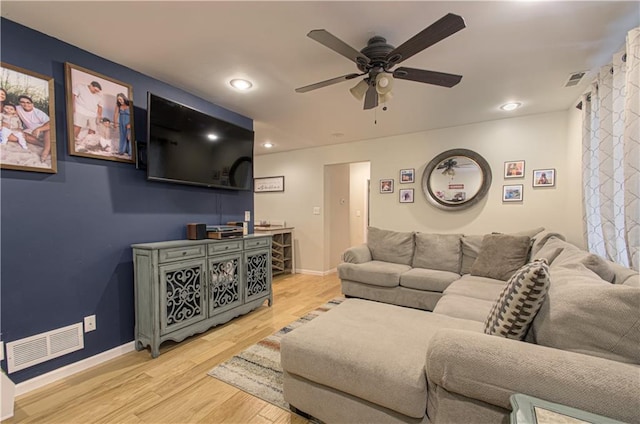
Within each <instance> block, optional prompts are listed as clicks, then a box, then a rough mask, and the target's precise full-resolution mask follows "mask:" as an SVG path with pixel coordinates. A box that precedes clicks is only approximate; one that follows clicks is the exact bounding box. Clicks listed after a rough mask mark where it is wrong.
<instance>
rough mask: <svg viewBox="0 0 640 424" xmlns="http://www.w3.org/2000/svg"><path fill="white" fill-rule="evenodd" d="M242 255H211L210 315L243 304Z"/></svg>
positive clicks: (209, 276)
mask: <svg viewBox="0 0 640 424" xmlns="http://www.w3.org/2000/svg"><path fill="white" fill-rule="evenodd" d="M241 271H242V255H241V253H240V252H238V253H236V254H230V255H224V256H215V257H209V269H208V273H209V274H208V278H209V289H208V295H209V316H213V315H214V314H217V313H220V312H223V311H226V310H227V309H232V308H234V307H236V306H238V305H242V303H243V300H242V297H243V293H242V292H243V287H244V284H243V278H242V272H241Z"/></svg>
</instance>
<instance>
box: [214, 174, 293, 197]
mask: <svg viewBox="0 0 640 424" xmlns="http://www.w3.org/2000/svg"><path fill="white" fill-rule="evenodd" d="M228 174H229V173H228V172H227V175H228ZM222 175H224V170H222ZM226 178H228V177H226ZM270 191H284V176H278V177H261V178H254V179H253V192H254V193H265V192H270Z"/></svg>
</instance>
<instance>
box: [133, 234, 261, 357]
mask: <svg viewBox="0 0 640 424" xmlns="http://www.w3.org/2000/svg"><path fill="white" fill-rule="evenodd" d="M131 247H132V248H133V268H134V284H135V314H136V324H135V347H136V350H143V349H145V348H146V347H147V346H149V347H150V348H151V356H152V357H154V358H156V357H157V356H158V355H159V354H160V344H161V343H163V342H164V341H166V340H173V341H176V342H179V341H182V340H184V339H185V338H187V337H189V336H192V335H194V334H197V333H201V332H203V331H206V330H208V329H209V328H211V327H213V326H216V325H219V324H223V323H225V322H227V321H229V320H231V319H233V318H235V317H237V316H239V315H243V314H246V313H248V312H250V311H252V310H253V309H256V308H257V307H259V306H261V305H262V304H263V303H264V301H265V300H267V301H268V305H269V306H271V304H272V302H273V294H272V291H271V276H272V275H271V272H272V271H271V236H265V235H249V236H245V237H242V238H233V239H224V240H176V241H165V242H158V243H141V244H134V245H132V246H131Z"/></svg>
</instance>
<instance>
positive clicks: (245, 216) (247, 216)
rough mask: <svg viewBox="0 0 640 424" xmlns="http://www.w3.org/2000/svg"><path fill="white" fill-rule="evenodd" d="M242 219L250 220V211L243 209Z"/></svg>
mask: <svg viewBox="0 0 640 424" xmlns="http://www.w3.org/2000/svg"><path fill="white" fill-rule="evenodd" d="M244 220H245V221H247V222H249V221H251V211H244Z"/></svg>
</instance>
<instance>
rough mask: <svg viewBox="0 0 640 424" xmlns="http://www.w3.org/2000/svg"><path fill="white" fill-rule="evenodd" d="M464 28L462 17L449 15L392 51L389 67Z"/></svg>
mask: <svg viewBox="0 0 640 424" xmlns="http://www.w3.org/2000/svg"><path fill="white" fill-rule="evenodd" d="M465 27H466V25H465V23H464V19H462V16H458V15H454V14H453V13H449V14H447V15H445V16H443V17H442V18H440V19H439V20H438V21H436V22H434V23H433V24H431V25H429V26H428V27H426V28H425V29H423V30H422V31H421V32H419V33H418V34H416V35H414V36H413V37H411V38H410V39H409V40H407V41H405V42H404V43H402V44H400V45H399V46H398V47H396V48H395V49H393V50H392V51H391V52H389V54H388V55H387V59H388V60H389V63H390V65H397V64H398V63H400V62H402V61H403V60H407V59H408V58H410V57H411V56H413V55H414V54H416V53H419V52H421V51H422V50H424V49H426V48H427V47H430V46H433V45H434V44H436V43H437V42H438V41H442V40H444V39H445V38H447V37H448V36H450V35H452V34H455V33H456V32H458V31H460V30H461V29H463V28H465Z"/></svg>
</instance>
